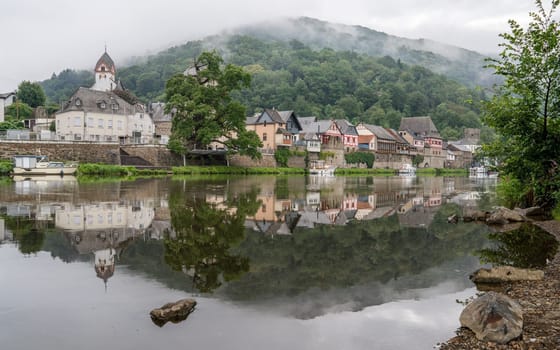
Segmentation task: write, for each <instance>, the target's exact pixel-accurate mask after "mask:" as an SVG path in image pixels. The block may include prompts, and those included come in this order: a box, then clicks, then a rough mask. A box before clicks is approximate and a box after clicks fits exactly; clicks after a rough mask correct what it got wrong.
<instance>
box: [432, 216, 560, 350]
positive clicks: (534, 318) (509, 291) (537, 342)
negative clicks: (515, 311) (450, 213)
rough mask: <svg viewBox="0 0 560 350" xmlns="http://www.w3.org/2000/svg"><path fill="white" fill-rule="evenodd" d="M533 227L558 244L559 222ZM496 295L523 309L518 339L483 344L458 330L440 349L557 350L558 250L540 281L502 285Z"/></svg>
mask: <svg viewBox="0 0 560 350" xmlns="http://www.w3.org/2000/svg"><path fill="white" fill-rule="evenodd" d="M535 224H536V225H538V226H539V227H541V228H543V229H544V230H545V231H547V232H549V233H551V234H552V235H554V236H555V237H556V239H557V240H559V241H560V221H554V220H550V221H540V222H535ZM499 292H501V293H503V294H506V295H507V296H509V297H510V298H512V299H514V300H516V301H517V302H518V303H519V304H520V305H521V307H522V309H523V334H522V336H521V339H517V340H513V341H511V342H509V343H508V344H505V345H500V344H495V343H488V342H482V341H479V340H477V339H476V337H475V336H474V333H473V332H472V331H471V330H469V329H467V328H459V329H458V330H457V336H456V337H453V338H451V339H450V340H448V341H447V342H446V343H444V344H441V346H440V347H439V348H440V349H442V350H456V349H457V350H458V349H461V350H463V349H477V350H485V349H560V250H559V251H558V252H556V255H555V256H554V259H552V261H550V262H549V263H548V264H547V266H546V267H545V269H544V279H543V280H541V281H523V282H513V283H507V284H504V285H503V286H502V287H501V290H499Z"/></svg>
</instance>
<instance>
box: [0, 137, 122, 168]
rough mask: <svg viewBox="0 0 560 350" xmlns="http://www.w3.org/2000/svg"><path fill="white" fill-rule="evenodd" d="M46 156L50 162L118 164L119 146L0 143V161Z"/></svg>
mask: <svg viewBox="0 0 560 350" xmlns="http://www.w3.org/2000/svg"><path fill="white" fill-rule="evenodd" d="M15 155H46V156H48V157H49V159H50V160H56V161H73V162H81V163H106V164H120V154H119V145H118V144H116V143H98V142H96V143H93V142H75V141H74V142H49V141H0V159H3V160H11V159H12V158H13V156H15Z"/></svg>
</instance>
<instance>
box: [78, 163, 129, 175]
mask: <svg viewBox="0 0 560 350" xmlns="http://www.w3.org/2000/svg"><path fill="white" fill-rule="evenodd" d="M78 174H80V175H100V176H109V177H110V176H130V175H135V174H137V170H136V168H134V167H131V166H121V165H110V164H97V163H83V164H80V165H79V166H78Z"/></svg>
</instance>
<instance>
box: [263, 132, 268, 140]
mask: <svg viewBox="0 0 560 350" xmlns="http://www.w3.org/2000/svg"><path fill="white" fill-rule="evenodd" d="M267 139H268V136H267V135H266V132H265V133H264V134H263V141H266V140H267Z"/></svg>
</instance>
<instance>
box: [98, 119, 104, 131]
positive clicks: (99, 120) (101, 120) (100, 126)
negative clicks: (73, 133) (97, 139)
mask: <svg viewBox="0 0 560 350" xmlns="http://www.w3.org/2000/svg"><path fill="white" fill-rule="evenodd" d="M97 127H98V128H101V129H103V119H101V118H99V119H98V120H97Z"/></svg>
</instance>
